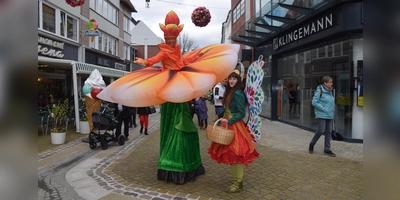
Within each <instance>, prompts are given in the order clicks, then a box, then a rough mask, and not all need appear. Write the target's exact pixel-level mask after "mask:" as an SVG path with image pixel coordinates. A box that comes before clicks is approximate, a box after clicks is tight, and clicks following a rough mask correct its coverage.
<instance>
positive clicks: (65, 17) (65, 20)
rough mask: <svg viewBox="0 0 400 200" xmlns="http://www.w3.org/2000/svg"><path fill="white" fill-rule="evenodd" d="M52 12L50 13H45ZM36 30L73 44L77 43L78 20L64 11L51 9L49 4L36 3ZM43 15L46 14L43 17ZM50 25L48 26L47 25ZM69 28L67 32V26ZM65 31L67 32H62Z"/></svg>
mask: <svg viewBox="0 0 400 200" xmlns="http://www.w3.org/2000/svg"><path fill="white" fill-rule="evenodd" d="M46 10H47V11H50V10H52V13H49V12H47V13H45V12H46ZM38 13H39V14H38V21H39V22H38V29H39V30H41V31H44V32H48V33H50V34H54V35H57V36H60V37H63V38H65V39H68V40H72V41H74V42H78V41H79V34H78V33H79V31H80V30H79V20H78V18H77V17H75V16H73V15H71V14H69V13H68V12H66V11H65V10H61V9H59V8H56V7H53V6H51V5H49V4H46V3H43V2H42V1H39V2H38ZM45 14H47V15H46V16H45ZM50 22H51V23H52V24H49V23H50ZM69 24H70V28H69V30H68V25H69ZM63 30H67V31H63Z"/></svg>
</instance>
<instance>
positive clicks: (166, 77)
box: [97, 11, 239, 184]
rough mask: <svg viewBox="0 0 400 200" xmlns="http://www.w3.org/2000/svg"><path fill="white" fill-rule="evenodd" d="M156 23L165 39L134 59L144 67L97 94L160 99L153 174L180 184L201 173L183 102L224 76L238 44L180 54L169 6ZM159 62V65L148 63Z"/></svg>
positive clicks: (147, 101)
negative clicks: (150, 52)
mask: <svg viewBox="0 0 400 200" xmlns="http://www.w3.org/2000/svg"><path fill="white" fill-rule="evenodd" d="M160 28H161V30H162V31H163V32H164V39H165V43H162V44H159V45H158V46H159V48H160V51H159V53H158V54H157V55H156V56H154V57H151V58H147V59H142V58H137V59H136V60H135V63H137V64H141V65H145V66H146V67H147V68H144V69H141V70H137V71H134V72H131V73H129V74H127V75H125V76H123V77H121V78H119V79H118V80H116V81H115V82H113V83H111V84H110V85H109V86H108V87H107V88H105V89H104V90H103V91H102V92H100V93H99V94H98V95H97V97H98V98H100V99H103V100H107V101H111V102H119V103H121V104H123V105H127V106H133V107H146V106H152V105H160V104H162V110H161V123H160V153H159V159H158V172H157V178H158V179H159V180H164V181H167V182H168V181H172V182H174V183H176V184H185V182H187V181H194V180H195V178H196V176H198V175H202V174H204V173H205V170H204V167H203V165H202V160H201V155H200V141H199V136H198V130H197V128H196V126H195V125H194V123H193V120H192V119H191V116H190V112H189V106H188V103H187V102H188V101H189V100H191V99H194V98H197V97H199V96H201V95H203V94H205V93H207V92H208V90H209V89H211V88H212V87H213V86H214V85H215V84H216V83H218V82H220V81H221V80H222V79H224V78H225V77H226V76H228V75H229V74H228V73H229V72H230V71H232V70H233V69H234V68H235V66H236V62H237V59H238V58H237V57H238V56H237V53H238V51H239V45H228V44H226V45H225V44H219V45H209V46H206V47H204V48H200V49H197V50H194V51H191V52H189V53H187V54H185V55H182V54H181V49H180V47H179V45H178V44H176V38H177V37H178V35H179V33H180V32H181V31H182V29H183V25H179V18H178V16H177V15H176V13H175V12H174V11H170V12H169V13H168V14H167V16H166V18H165V25H164V24H160ZM158 62H161V63H162V67H161V68H153V67H151V66H153V65H154V64H156V63H158Z"/></svg>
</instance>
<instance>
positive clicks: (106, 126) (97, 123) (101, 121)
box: [89, 112, 125, 150]
mask: <svg viewBox="0 0 400 200" xmlns="http://www.w3.org/2000/svg"><path fill="white" fill-rule="evenodd" d="M117 117H118V116H117ZM117 117H115V118H117ZM115 118H112V117H110V116H109V115H107V114H105V113H102V112H93V113H92V121H93V129H92V130H91V131H90V134H89V146H90V148H91V149H95V148H96V147H97V142H100V145H101V148H102V149H103V150H104V149H107V147H108V142H111V141H113V142H115V141H117V142H118V144H119V145H120V146H122V145H124V144H125V136H124V135H123V134H121V135H120V136H119V137H118V138H116V137H115V134H114V129H115V128H117V124H118V121H117V120H115ZM94 129H97V133H95V132H94ZM102 130H104V133H103V134H101V133H100V132H101V131H102ZM110 131H111V132H112V134H110V133H109V132H110Z"/></svg>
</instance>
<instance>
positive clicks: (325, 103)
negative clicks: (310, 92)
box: [308, 76, 336, 157]
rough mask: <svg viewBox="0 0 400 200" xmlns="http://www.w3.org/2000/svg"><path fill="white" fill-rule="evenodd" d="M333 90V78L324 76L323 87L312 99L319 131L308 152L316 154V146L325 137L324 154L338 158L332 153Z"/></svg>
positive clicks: (316, 91)
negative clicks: (322, 136)
mask: <svg viewBox="0 0 400 200" xmlns="http://www.w3.org/2000/svg"><path fill="white" fill-rule="evenodd" d="M332 90H333V79H332V77H329V76H324V77H323V78H322V85H319V86H318V87H317V89H316V90H315V94H314V97H313V99H312V105H313V106H314V108H315V109H314V110H315V118H316V119H317V123H318V130H317V132H316V133H315V134H314V137H313V138H312V140H311V142H310V146H309V148H308V151H309V152H310V153H314V145H315V144H316V143H317V141H318V139H319V138H320V137H321V135H325V143H324V154H325V155H327V156H331V157H336V154H334V153H333V152H332V151H331V139H332V135H331V133H332V122H333V115H334V111H335V98H334V97H333V95H332Z"/></svg>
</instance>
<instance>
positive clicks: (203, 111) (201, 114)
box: [197, 96, 208, 130]
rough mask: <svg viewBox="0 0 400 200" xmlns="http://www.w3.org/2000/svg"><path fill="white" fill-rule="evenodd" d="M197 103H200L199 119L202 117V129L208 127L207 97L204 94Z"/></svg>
mask: <svg viewBox="0 0 400 200" xmlns="http://www.w3.org/2000/svg"><path fill="white" fill-rule="evenodd" d="M197 104H198V105H199V115H198V116H199V119H200V124H199V126H200V129H203V130H204V129H206V128H207V119H208V114H207V111H208V108H207V104H206V97H205V96H202V97H200V98H199V100H198V102H197Z"/></svg>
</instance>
